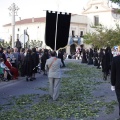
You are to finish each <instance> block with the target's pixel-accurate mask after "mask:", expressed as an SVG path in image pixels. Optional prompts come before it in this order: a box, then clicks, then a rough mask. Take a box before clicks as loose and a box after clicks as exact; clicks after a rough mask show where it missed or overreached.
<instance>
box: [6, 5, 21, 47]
mask: <svg viewBox="0 0 120 120" xmlns="http://www.w3.org/2000/svg"><path fill="white" fill-rule="evenodd" d="M8 9H9V11H10V15H11V16H12V23H11V25H12V48H14V44H15V43H14V42H15V16H17V11H18V10H19V8H18V6H16V4H15V3H13V4H12V5H11V6H10V7H9V8H8Z"/></svg>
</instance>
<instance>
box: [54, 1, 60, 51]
mask: <svg viewBox="0 0 120 120" xmlns="http://www.w3.org/2000/svg"><path fill="white" fill-rule="evenodd" d="M57 6H58V10H57V18H56V32H55V47H54V51H56V39H57V24H58V14H59V0H58V1H57Z"/></svg>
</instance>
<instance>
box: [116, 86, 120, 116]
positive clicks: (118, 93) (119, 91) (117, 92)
mask: <svg viewBox="0 0 120 120" xmlns="http://www.w3.org/2000/svg"><path fill="white" fill-rule="evenodd" d="M115 92H116V96H117V100H118V104H119V115H120V88H119V89H118V88H115Z"/></svg>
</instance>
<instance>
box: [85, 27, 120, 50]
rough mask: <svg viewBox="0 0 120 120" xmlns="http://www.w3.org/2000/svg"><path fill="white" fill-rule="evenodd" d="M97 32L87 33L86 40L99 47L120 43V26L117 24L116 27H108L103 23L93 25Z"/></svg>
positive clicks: (87, 42)
mask: <svg viewBox="0 0 120 120" xmlns="http://www.w3.org/2000/svg"><path fill="white" fill-rule="evenodd" d="M92 28H94V30H95V32H92V33H87V34H86V35H85V36H84V42H85V43H86V44H91V45H93V46H94V47H97V48H104V47H107V46H110V47H113V46H116V45H120V26H119V25H116V29H113V28H110V29H108V28H106V27H104V26H103V25H99V26H97V27H96V26H93V27H92Z"/></svg>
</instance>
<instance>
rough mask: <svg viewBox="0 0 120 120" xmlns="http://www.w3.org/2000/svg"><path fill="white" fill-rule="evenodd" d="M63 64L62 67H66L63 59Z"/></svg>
mask: <svg viewBox="0 0 120 120" xmlns="http://www.w3.org/2000/svg"><path fill="white" fill-rule="evenodd" d="M61 62H62V64H63V66H62V67H65V63H64V60H63V59H61Z"/></svg>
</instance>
